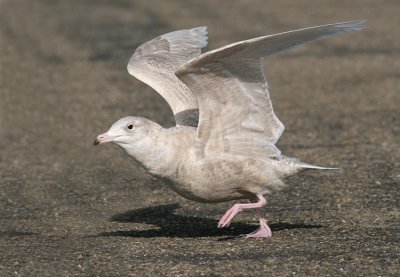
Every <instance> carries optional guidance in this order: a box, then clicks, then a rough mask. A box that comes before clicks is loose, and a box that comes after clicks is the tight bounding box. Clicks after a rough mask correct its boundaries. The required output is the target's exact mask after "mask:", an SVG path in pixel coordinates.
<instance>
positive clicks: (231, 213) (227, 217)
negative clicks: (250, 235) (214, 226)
mask: <svg viewBox="0 0 400 277" xmlns="http://www.w3.org/2000/svg"><path fill="white" fill-rule="evenodd" d="M257 200H258V201H257V202H255V203H249V204H235V205H233V207H232V208H230V209H229V210H228V211H227V212H226V213H225V214H224V216H223V217H222V218H221V220H220V221H219V222H218V228H223V227H226V226H229V224H231V222H232V219H233V218H234V217H235V215H237V214H238V213H239V212H241V211H243V210H244V209H257V208H261V207H262V206H264V205H265V204H266V203H267V200H265V198H264V197H263V196H262V195H261V194H257ZM267 226H268V225H267Z"/></svg>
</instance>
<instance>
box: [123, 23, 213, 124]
mask: <svg viewBox="0 0 400 277" xmlns="http://www.w3.org/2000/svg"><path fill="white" fill-rule="evenodd" d="M206 45H207V27H197V28H193V29H189V30H180V31H175V32H171V33H168V34H164V35H161V36H159V37H156V38H155V39H153V40H150V41H148V42H146V43H144V44H142V45H141V46H139V47H138V48H137V49H136V51H135V53H134V54H133V55H132V57H131V59H130V61H129V63H128V72H129V73H130V74H131V75H133V76H134V77H136V78H137V79H139V80H141V81H142V82H144V83H146V84H148V85H149V86H151V87H152V88H153V89H154V90H156V91H157V92H158V93H159V94H160V95H161V96H162V97H163V98H164V99H165V100H166V101H167V102H168V104H169V105H170V107H171V109H172V111H173V113H174V115H175V121H176V123H177V124H178V125H188V126H197V122H198V104H197V100H196V96H195V95H194V94H193V92H192V91H191V90H190V89H189V88H188V87H187V86H186V85H185V84H184V83H182V81H181V80H179V79H178V78H177V77H176V75H175V71H176V69H177V68H178V67H179V66H181V65H182V64H183V63H185V62H187V61H189V60H190V59H192V58H194V57H197V56H198V55H200V54H201V49H202V48H204V47H205V46H206Z"/></svg>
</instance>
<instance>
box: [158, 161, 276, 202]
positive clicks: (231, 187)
mask: <svg viewBox="0 0 400 277" xmlns="http://www.w3.org/2000/svg"><path fill="white" fill-rule="evenodd" d="M249 163H251V167H249ZM255 167H256V170H254V168H255ZM258 167H260V168H258ZM249 168H251V170H249ZM265 172H266V167H265V165H264V163H263V162H254V161H249V160H248V159H243V160H238V159H236V160H234V161H232V160H223V159H221V160H213V161H207V160H206V161H204V162H202V163H200V164H199V163H197V164H196V166H195V167H188V166H186V165H183V166H182V167H180V168H179V170H178V171H177V174H176V175H175V176H173V177H172V178H162V179H163V180H164V181H165V183H167V184H168V185H169V186H170V187H171V189H173V190H174V191H175V192H177V193H178V194H180V195H181V196H183V197H185V198H188V199H190V200H194V201H197V202H224V201H230V200H236V199H244V198H246V199H249V198H253V197H254V196H255V194H257V193H260V192H262V191H265V189H266V186H268V180H267V179H266V177H268V176H266V174H265Z"/></svg>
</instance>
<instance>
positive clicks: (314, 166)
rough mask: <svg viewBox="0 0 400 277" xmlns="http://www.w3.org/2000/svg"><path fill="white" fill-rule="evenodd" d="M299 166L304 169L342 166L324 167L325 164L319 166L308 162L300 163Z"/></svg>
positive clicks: (334, 168)
mask: <svg viewBox="0 0 400 277" xmlns="http://www.w3.org/2000/svg"><path fill="white" fill-rule="evenodd" d="M299 166H300V167H301V168H304V169H328V170H340V168H336V167H323V166H317V165H312V164H307V163H300V164H299Z"/></svg>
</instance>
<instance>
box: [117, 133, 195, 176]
mask: <svg viewBox="0 0 400 277" xmlns="http://www.w3.org/2000/svg"><path fill="white" fill-rule="evenodd" d="M195 133H196V131H195V128H192V127H182V126H181V127H174V128H169V129H165V128H163V127H161V126H160V128H157V130H153V131H152V132H150V133H149V136H148V138H147V139H146V140H142V141H140V142H138V143H137V144H136V145H134V146H128V147H126V148H125V147H124V150H125V151H126V152H127V154H128V155H130V156H131V157H133V158H134V159H135V160H136V161H138V162H139V163H140V164H141V166H142V167H144V168H145V169H146V170H147V171H148V172H149V173H150V174H152V175H155V176H157V177H161V178H169V177H173V175H174V174H176V171H177V168H178V167H179V165H180V164H182V163H183V162H184V161H185V160H186V159H187V158H188V156H189V151H190V148H191V146H192V145H193V140H194V138H195Z"/></svg>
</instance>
